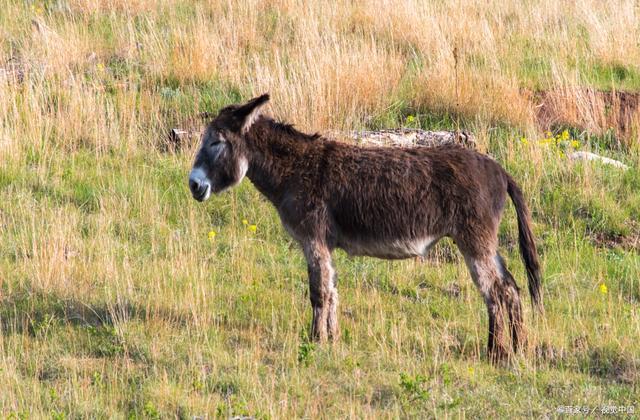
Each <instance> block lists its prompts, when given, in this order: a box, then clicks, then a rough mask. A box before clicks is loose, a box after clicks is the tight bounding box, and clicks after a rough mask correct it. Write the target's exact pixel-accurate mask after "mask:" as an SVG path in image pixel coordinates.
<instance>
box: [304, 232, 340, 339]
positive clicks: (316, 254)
mask: <svg viewBox="0 0 640 420" xmlns="http://www.w3.org/2000/svg"><path fill="white" fill-rule="evenodd" d="M304 255H305V257H306V259H307V268H308V271H309V295H310V298H311V306H312V308H313V320H312V322H311V337H312V338H313V339H314V340H317V341H325V340H326V339H327V338H331V339H335V338H337V336H338V318H337V308H338V290H337V288H336V284H335V272H334V270H333V265H332V263H331V251H330V250H329V248H328V247H327V246H326V245H325V244H323V243H322V242H320V241H311V242H309V243H307V244H305V245H304Z"/></svg>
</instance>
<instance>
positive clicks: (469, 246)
mask: <svg viewBox="0 0 640 420" xmlns="http://www.w3.org/2000/svg"><path fill="white" fill-rule="evenodd" d="M268 100H269V96H268V95H262V96H260V97H257V98H254V99H252V100H250V101H249V102H247V103H246V104H244V105H232V106H228V107H226V108H224V109H222V110H221V111H220V113H219V114H218V116H217V117H215V119H214V120H213V121H211V122H210V123H209V125H208V127H207V129H206V131H205V132H204V134H203V136H202V144H201V145H200V148H199V150H198V152H197V154H196V157H195V161H194V164H193V169H192V171H191V174H190V175H189V188H190V189H191V193H192V194H193V197H194V198H195V199H196V200H198V201H204V200H206V199H207V198H209V196H210V194H211V193H212V192H214V193H219V192H222V191H224V190H226V189H227V188H229V187H232V186H234V185H236V184H238V183H239V182H240V181H241V180H242V179H243V178H244V176H245V175H246V176H248V177H249V179H250V180H251V182H252V183H253V184H254V185H255V187H256V188H257V189H258V190H259V191H260V192H261V193H262V194H264V196H265V197H267V199H269V201H271V203H273V205H274V206H275V207H276V209H277V210H278V213H279V215H280V219H281V220H282V224H283V225H284V227H285V229H286V230H287V232H289V234H291V236H293V237H294V238H295V239H296V240H297V241H298V242H299V243H300V244H301V246H302V249H303V250H304V255H305V257H306V260H307V264H308V272H309V288H310V297H311V305H312V307H313V321H312V325H311V334H312V337H313V338H314V339H316V340H320V341H323V340H326V339H327V338H331V339H335V338H336V337H337V335H338V311H337V306H338V291H337V289H336V274H335V271H334V269H333V265H332V262H331V252H332V251H333V250H334V249H335V248H342V249H343V250H345V251H346V252H347V253H349V254H351V255H367V256H372V257H378V258H385V259H400V258H410V257H415V256H422V255H425V254H426V253H427V251H428V250H429V249H430V248H431V247H432V246H433V245H434V244H435V243H436V242H437V241H438V240H439V239H441V238H442V237H445V236H448V237H451V238H452V239H453V240H454V241H455V243H456V244H457V246H458V248H459V249H460V251H461V252H462V254H463V255H464V259H465V262H466V264H467V267H468V268H469V271H470V272H471V277H472V278H473V281H474V283H475V284H476V286H477V287H478V289H479V290H480V293H481V294H482V297H483V298H484V301H485V303H486V305H487V309H488V311H489V342H488V353H489V356H490V358H491V359H492V360H496V359H499V358H502V357H504V356H506V355H507V354H508V350H507V347H506V345H505V343H504V340H505V337H504V334H503V329H504V321H505V318H504V314H505V313H506V314H508V317H509V327H510V330H511V340H512V346H513V348H514V350H516V349H517V348H518V347H519V345H520V344H521V342H522V340H523V339H524V331H523V320H522V308H521V303H520V295H519V288H518V286H517V285H516V282H515V280H514V278H513V276H512V275H511V273H510V272H509V270H507V267H506V265H505V263H504V260H503V259H502V257H501V256H500V254H499V253H498V237H497V232H498V224H499V223H500V219H501V216H502V210H503V207H504V203H505V199H506V195H507V194H509V196H510V197H511V199H512V200H513V203H514V205H515V208H516V213H517V216H518V231H519V236H520V252H521V254H522V257H523V259H524V263H525V266H526V270H527V275H528V279H529V292H530V294H531V298H532V301H533V303H534V305H535V306H536V307H538V308H539V309H542V297H541V291H540V265H539V262H538V256H537V252H536V246H535V242H534V237H533V233H532V232H531V226H530V216H529V211H528V209H527V206H526V204H525V201H524V198H523V196H522V192H521V191H520V188H518V186H517V185H516V183H515V181H514V180H513V179H512V178H511V177H510V176H509V174H507V173H506V172H505V170H504V169H502V167H500V165H499V164H498V163H496V162H495V161H494V160H493V159H491V158H489V157H487V156H485V155H482V154H479V153H476V152H474V151H470V150H466V149H463V148H459V147H452V146H446V147H434V148H427V147H416V148H385V147H366V148H365V147H359V146H355V145H350V144H346V143H341V142H336V141H331V140H327V139H324V138H322V137H320V136H319V135H317V134H315V135H307V134H303V133H301V132H299V131H297V130H295V129H294V128H293V127H292V126H291V125H287V124H282V123H279V122H276V121H274V120H273V119H271V118H268V117H266V116H262V115H260V108H261V107H262V106H263V105H264V104H265V103H267V101H268Z"/></svg>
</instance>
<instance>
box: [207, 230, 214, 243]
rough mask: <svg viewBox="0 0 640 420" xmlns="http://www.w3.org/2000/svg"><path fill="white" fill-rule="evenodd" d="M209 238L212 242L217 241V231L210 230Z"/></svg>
mask: <svg viewBox="0 0 640 420" xmlns="http://www.w3.org/2000/svg"><path fill="white" fill-rule="evenodd" d="M207 236H208V237H209V240H210V241H213V240H214V239H216V231H215V230H210V231H209V234H208V235H207Z"/></svg>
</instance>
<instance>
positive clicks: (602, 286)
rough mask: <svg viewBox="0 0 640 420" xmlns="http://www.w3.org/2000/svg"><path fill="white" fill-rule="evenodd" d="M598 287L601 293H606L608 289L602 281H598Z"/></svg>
mask: <svg viewBox="0 0 640 420" xmlns="http://www.w3.org/2000/svg"><path fill="white" fill-rule="evenodd" d="M598 289H599V290H600V293H602V294H603V295H606V294H607V292H608V291H609V289H608V288H607V285H606V284H604V283H600V286H598Z"/></svg>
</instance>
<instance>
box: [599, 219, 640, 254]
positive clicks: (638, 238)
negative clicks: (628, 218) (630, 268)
mask: <svg viewBox="0 0 640 420" xmlns="http://www.w3.org/2000/svg"><path fill="white" fill-rule="evenodd" d="M589 238H590V240H591V242H592V243H593V244H594V245H596V246H598V247H601V248H610V249H615V248H619V249H624V250H626V251H636V252H640V224H638V223H633V224H632V226H631V229H630V233H629V234H627V235H623V234H620V233H613V232H591V233H590V234H589Z"/></svg>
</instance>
